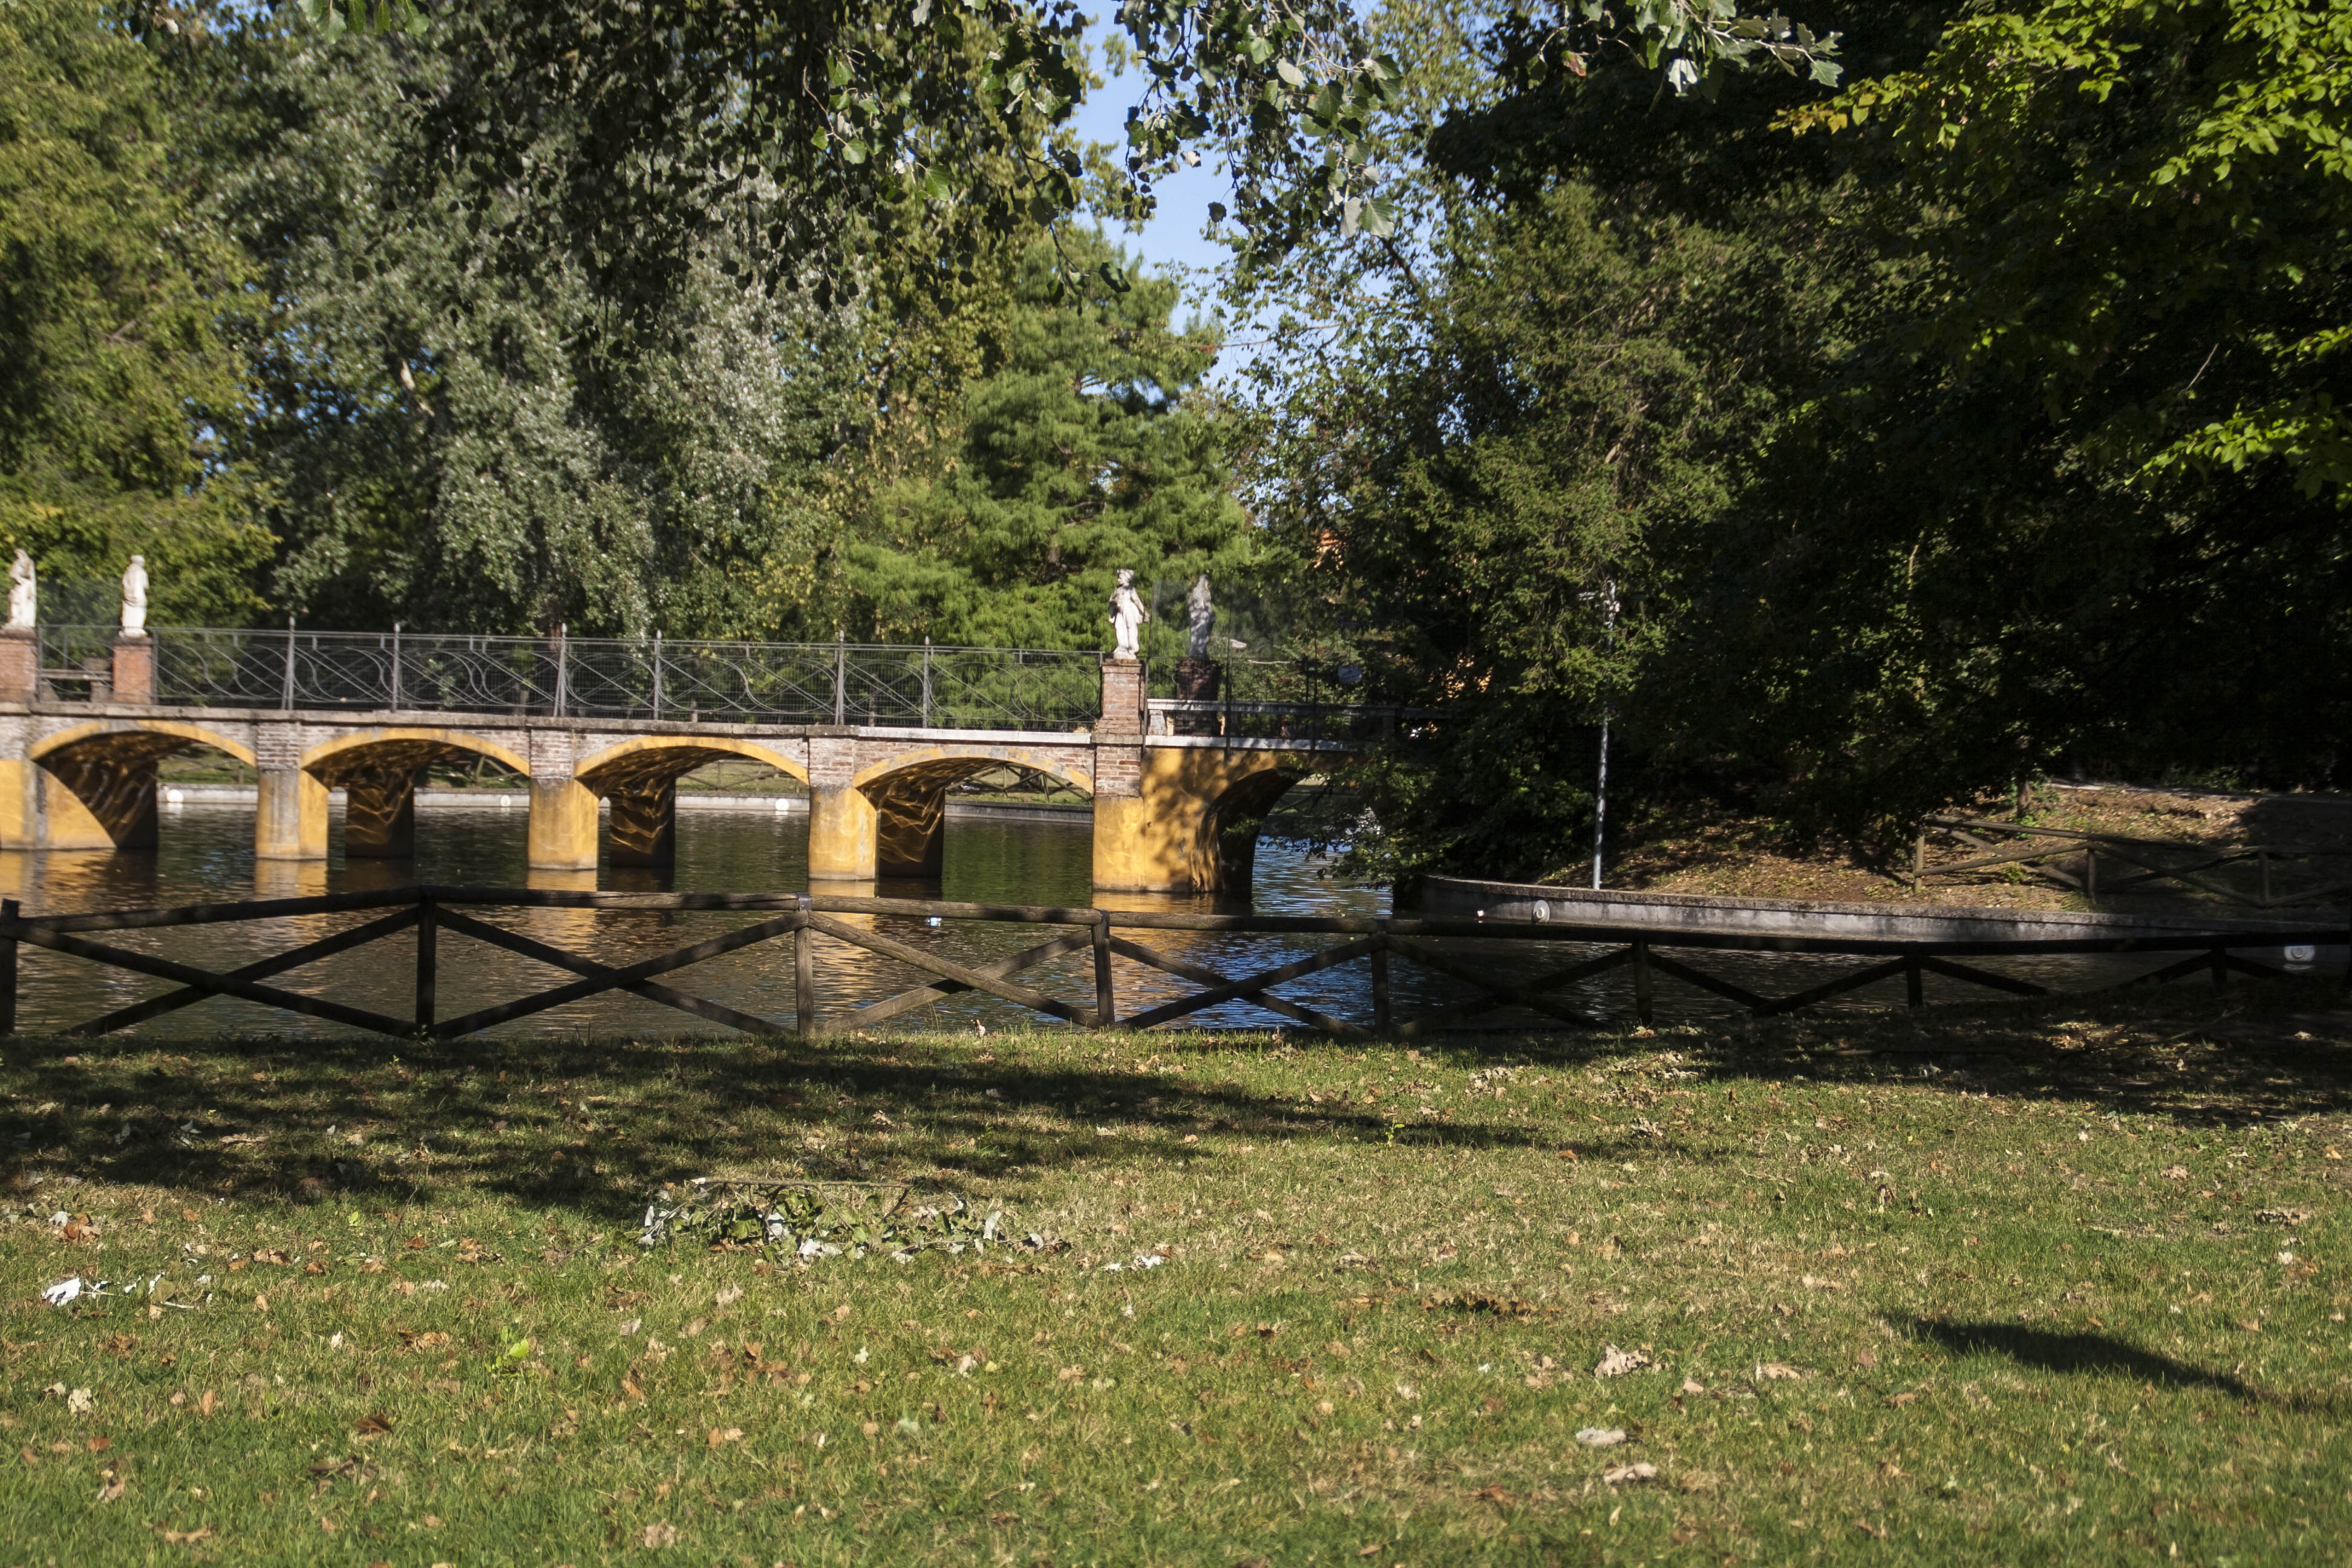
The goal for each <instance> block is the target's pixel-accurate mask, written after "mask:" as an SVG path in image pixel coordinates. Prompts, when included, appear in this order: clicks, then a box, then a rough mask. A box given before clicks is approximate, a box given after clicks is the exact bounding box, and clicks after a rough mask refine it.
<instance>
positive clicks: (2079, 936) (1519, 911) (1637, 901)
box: [1414, 877, 2344, 950]
mask: <svg viewBox="0 0 2352 1568" xmlns="http://www.w3.org/2000/svg"><path fill="white" fill-rule="evenodd" d="M1414 902H1415V905H1416V907H1417V908H1419V909H1420V910H1422V912H1423V913H1425V914H1432V915H1454V916H1459V915H1471V916H1474V917H1476V916H1483V917H1484V918H1486V919H1488V920H1498V921H1546V922H1550V923H1555V924H1569V925H1602V926H1617V927H1621V928H1622V927H1630V928H1633V929H1635V930H1646V931H1659V932H1662V933H1664V932H1673V931H1684V932H1694V933H1696V932H1704V933H1706V934H1708V935H1722V934H1738V935H1746V936H1802V937H1850V938H1854V939H1858V940H1867V941H1873V942H2066V941H2081V940H2084V939H2085V938H2097V937H2106V936H2113V937H2133V936H2171V935H2176V934H2179V933H2181V932H2189V931H2198V932H2203V931H2214V932H2231V933H2238V932H2246V933H2255V934H2259V933H2261V932H2263V931H2312V930H2316V929H2322V928H2335V929H2337V930H2341V929H2343V926H2344V916H2343V915H2342V914H2341V913H2340V912H2338V911H2336V910H2329V909H2326V908H2321V909H2315V910H2298V911H2294V912H2290V913H2286V914H2283V915H2280V916H2276V917H2273V918H2271V919H2267V920H2230V919H2219V918H2207V917H2204V916H2196V915H2146V914H2092V913H2087V912H2075V911H2072V910H2000V909H1985V908H1981V907H1977V906H1971V905H1958V904H1846V903H1829V902H1814V901H1811V900H1802V899H1726V898H1715V897H1710V896H1708V895H1706V894H1700V893H1621V892H1608V891H1601V892H1595V891H1593V890H1592V889H1586V888H1556V887H1551V886H1548V885H1546V884H1543V883H1539V882H1487V881H1478V880H1475V879H1469V878H1463V877H1430V878H1426V879H1423V882H1422V884H1421V888H1420V890H1419V893H1418V895H1417V897H1416V899H1415V900H1414ZM2336 945H2337V947H2338V948H2339V950H2340V949H2341V947H2342V946H2343V943H2342V942H2338V943H2337V944H2336Z"/></svg>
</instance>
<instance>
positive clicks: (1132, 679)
mask: <svg viewBox="0 0 2352 1568" xmlns="http://www.w3.org/2000/svg"><path fill="white" fill-rule="evenodd" d="M1143 713H1144V708H1143V661H1142V660H1141V659H1139V658H1107V659H1105V660H1103V667H1102V718H1101V720H1100V721H1097V723H1096V725H1095V733H1096V734H1097V736H1101V735H1140V734H1142V733H1143Z"/></svg>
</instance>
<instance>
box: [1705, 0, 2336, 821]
mask: <svg viewBox="0 0 2352 1568" xmlns="http://www.w3.org/2000/svg"><path fill="white" fill-rule="evenodd" d="M2348 82H2352V19H2347V16H2346V14H2345V13H2344V12H2343V10H2342V9H2341V8H2340V7H2329V6H2305V5H2290V4H2284V3H2282V0H2205V3H2198V4H2187V5H2164V6H2154V5H2130V4H2121V3H2109V0H2054V3H2053V4H2050V5H2043V6H2042V7H2040V8H2038V9H2034V10H2030V11H2021V12H2014V13H2000V14H1990V15H1971V16H1965V17H1963V18H1960V19H1958V20H1956V21H1954V22H1953V23H1952V24H1951V25H1950V26H1948V28H1947V29H1945V30H1944V31H1943V33H1942V35H1941V37H1939V39H1938V40H1937V45H1936V47H1935V48H1934V49H1933V51H1932V52H1931V53H1930V54H1929V55H1928V56H1927V58H1925V59H1924V60H1923V61H1922V62H1920V63H1919V64H1918V65H1917V66H1916V68H1914V69H1909V70H1902V71H1896V72H1892V73H1888V74H1886V75H1885V76H1882V77H1879V78H1875V79H1869V80H1865V81H1863V82H1860V83H1858V84H1857V85H1856V86H1855V87H1854V88H1853V89H1851V90H1850V91H1849V92H1848V93H1846V94H1845V95H1843V97H1841V98H1839V99H1837V100H1833V101H1831V102H1827V103H1824V104H1822V105H1819V106H1815V107H1813V108H1811V109H1808V110H1804V111H1802V112H1801V113H1798V114H1796V115H1794V116H1792V117H1791V120H1790V123H1791V124H1792V125H1793V126H1794V127H1796V128H1798V129H1805V128H1810V127H1824V128H1828V129H1832V130H1833V131H1835V132H1836V136H1835V140H1837V141H1838V142H1852V143H1853V144H1854V145H1855V146H1856V148H1857V151H1858V152H1859V153H1860V154H1861V155H1862V156H1864V157H1867V158H1871V159H1874V160H1877V161H1878V163H1879V165H1880V168H1881V170H1882V174H1883V177H1882V179H1881V180H1880V181H1879V182H1877V184H1876V185H1875V187H1874V188H1875V189H1876V191H1877V192H1878V193H1879V195H1880V198H1881V201H1880V216H1879V218H1878V226H1879V227H1880V229H1881V230H1882V232H1884V233H1885V235H1886V236H1887V237H1888V239H1887V246H1888V250H1889V254H1890V255H1891V256H1896V257H1899V258H1901V260H1902V266H1901V268H1900V270H1899V272H1898V273H1897V274H1895V276H1894V277H1893V278H1892V279H1891V280H1890V283H1889V286H1888V287H1887V288H1885V289H1883V290H1882V291H1881V292H1880V295H1879V300H1880V306H1881V310H1882V316H1881V319H1880V320H1879V321H1877V323H1876V324H1875V330H1874V331H1873V332H1872V333H1870V334H1869V335H1868V336H1866V337H1864V338H1861V339H1859V340H1858V341H1856V342H1855V343H1854V344H1853V348H1852V349H1851V350H1850V351H1849V352H1847V353H1844V354H1843V356H1841V359H1840V362H1839V363H1837V364H1836V365H1835V366H1834V374H1833V375H1832V376H1831V377H1829V378H1826V379H1825V380H1824V382H1823V384H1822V389H1821V393H1820V395H1819V396H1818V398H1817V400H1816V401H1815V402H1814V403H1813V405H1811V407H1810V408H1809V409H1808V411H1807V413H1806V416H1805V417H1804V418H1803V419H1802V420H1801V421H1799V422H1796V423H1795V424H1794V425H1792V426H1791V427H1790V430H1789V432H1788V434H1787V437H1786V438H1785V439H1784V440H1783V441H1782V442H1781V443H1780V445H1779V447H1777V449H1776V452H1775V454H1774V456H1773V460H1772V461H1771V463H1770V464H1769V465H1768V467H1767V469H1766V472H1765V476H1764V482H1763V483H1762V484H1761V485H1759V489H1757V491H1756V492H1755V495H1754V498H1753V499H1754V505H1753V506H1752V507H1751V508H1750V509H1749V510H1748V514H1747V522H1746V525H1745V527H1744V529H1743V531H1742V532H1741V534H1740V535H1739V537H1738V540H1737V541H1736V542H1734V543H1733V544H1732V550H1731V553H1732V554H1733V556H1734V558H1735V559H1737V561H1738V563H1739V565H1738V572H1737V574H1736V577H1737V584H1736V591H1727V592H1726V593H1725V594H1723V595H1720V596H1719V598H1718V599H1717V602H1716V604H1715V605H1714V606H1713V610H1712V613H1711V614H1710V616H1708V618H1707V621H1706V625H1705V626H1704V627H1703V628H1702V632H1703V635H1702V637H1701V638H1700V641H1699V660H1698V662H1700V663H1707V662H1714V663H1717V664H1722V665H1734V666H1737V667H1738V668H1744V669H1747V670H1748V671H1751V672H1752V679H1753V680H1754V681H1755V683H1756V686H1757V689H1759V691H1761V692H1766V693H1769V700H1765V701H1759V702H1758V703H1755V704H1752V705H1750V708H1749V710H1748V714H1749V721H1748V722H1746V723H1744V724H1743V725H1740V726H1738V727H1736V728H1735V729H1734V730H1733V731H1732V733H1733V734H1734V735H1736V737H1737V741H1738V744H1740V745H1742V746H1743V747H1745V748H1747V749H1748V750H1750V751H1753V752H1764V753H1766V754H1777V755H1779V756H1780V757H1782V758H1784V759H1785V761H1786V764H1787V767H1788V771H1789V772H1790V774H1791V775H1792V776H1793V777H1795V778H1796V779H1798V780H1799V781H1800V786H1799V788H1798V789H1797V790H1796V791H1795V792H1794V795H1793V799H1794V800H1795V801H1796V802H1797V803H1798V804H1799V805H1801V806H1802V807H1803V809H1805V810H1806V811H1807V812H1808V813H1809V814H1810V815H1811V816H1813V817H1815V818H1816V819H1819V820H1823V821H1831V822H1835V823H1837V824H1838V825H1840V826H1843V827H1844V828H1845V829H1846V830H1848V831H1851V832H1856V833H1861V832H1866V831H1869V830H1871V829H1872V828H1874V827H1877V826H1897V825H1899V824H1900V823H1901V822H1902V820H1903V819H1904V818H1905V817H1906V816H1908V815H1909V814H1911V813H1913V812H1916V811H1917V810H1919V809H1921V808H1923V807H1927V806H1932V805H1937V804H1940V803H1942V802H1943V801H1946V800H1948V799H1951V798H1953V797H1954V796H1956V795H1965V794H1967V793H1969V792H1970V791H1973V790H1975V789H1978V788H1981V787H1984V786H1986V785H1990V784H2002V783H2006V782H2007V781H2008V780H2010V779H2011V778H2014V777H2017V776H2020V775H2021V774H2025V773H2033V772H2037V771H2040V770H2042V769H2046V768H2064V767H2073V766H2082V765H2089V766H2097V767H2101V768H2104V769H2111V770H2114V771H2117V772H2122V773H2137V774H2142V775H2149V774H2153V775H2159V776H2160V775H2163V774H2166V773H2172V774H2174V775H2176V776H2178V775H2179V774H2182V773H2186V774H2188V775H2189V776H2194V777H2201V778H2205V779H2209V780H2215V781H2225V782H2238V783H2259V784H2271V785H2292V784H2315V783H2326V782H2328V781H2331V780H2339V781H2340V777H2341V773H2340V769H2341V767H2342V765H2343V764H2342V760H2341V758H2342V742H2341V740H2340V737H2341V736H2342V734H2343V733H2344V731H2345V729H2346V726H2347V722H2352V691H2348V690H2347V684H2346V682H2345V681H2344V679H2343V678H2342V677H2341V675H2340V674H2339V673H2338V666H2339V660H2338V659H2337V658H2336V654H2335V653H2334V651H2333V650H2334V649H2335V648H2336V647H2339V646H2340V645H2341V643H2342V641H2343V639H2344V637H2346V635H2347V632H2352V562H2347V549H2346V543H2347V541H2346V537H2345V521H2346V510H2345V506H2346V495H2347V491H2346V485H2345V471H2344V466H2343V459H2344V456H2345V452H2346V446H2345V435H2346V427H2345V425H2344V418H2343V413H2342V410H2343V409H2344V407H2345V406H2346V403H2347V394H2352V384H2347V369H2346V365H2347V361H2346V359H2345V358H2344V355H2343V353H2342V345H2343V344H2344V342H2345V339H2346V337H2347V333H2352V325H2347V323H2352V273H2347V268H2346V267H2345V263H2344V258H2345V256H2346V255H2347V240H2352V160H2347V156H2346V154H2345V151H2344V149H2345V147H2346V146H2347V140H2346V138H2347V130H2352V127H2347V92H2352V86H2347V83H2348ZM1710 650H1711V651H1710Z"/></svg>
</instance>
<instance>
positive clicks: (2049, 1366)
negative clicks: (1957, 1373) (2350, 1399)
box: [1895, 1318, 2335, 1409]
mask: <svg viewBox="0 0 2352 1568" xmlns="http://www.w3.org/2000/svg"><path fill="white" fill-rule="evenodd" d="M1895 1326H1896V1327H1897V1328H1899V1329H1901V1330H1903V1331H1906V1332H1907V1333H1909V1334H1910V1335H1911V1337H1912V1338H1914V1339H1918V1340H1928V1341H1932V1342H1935V1343H1937V1344H1938V1345H1941V1346H1942V1347H1943V1348H1944V1349H1945V1350H1946V1351H1947V1352H1950V1353H1951V1354H1953V1355H1956V1356H1957V1355H2000V1356H2006V1357H2008V1358H2009V1359H2010V1360H2011V1361H2013V1362H2016V1363H2019V1364H2020V1365H2022V1366H2030V1367H2036V1368H2039V1369H2040V1370H2042V1371H2044V1372H2057V1373H2085V1374H2096V1373H2110V1374H2117V1375H2121V1376H2124V1377H2128V1378H2131V1379H2133V1380H2135V1381H2137V1382H2140V1383H2147V1384H2156V1385H2157V1386H2158V1387H2159V1388H2210V1389H2211V1390H2212V1391H2213V1392H2215V1393H2217V1394H2228V1395H2229V1396H2230V1397H2231V1398H2232V1399H2239V1400H2246V1401H2250V1402H2258V1403H2263V1404H2271V1405H2287V1406H2290V1407H2292V1408H2294V1409H2307V1408H2315V1407H2318V1406H2320V1405H2334V1404H2335V1401H2333V1400H2324V1401H2313V1400H2310V1399H2307V1398H2305V1397H2304V1396H2302V1395H2299V1394H2298V1395H2287V1394H2274V1393H2272V1392H2270V1391H2269V1390H2267V1389H2263V1388H2258V1387H2256V1386H2255V1385H2253V1384H2250V1383H2247V1382H2245V1381H2244V1380H2243V1379H2242V1378H2238V1377H2235V1376H2232V1375H2231V1373H2226V1372H2210V1371H2207V1370H2206V1369H2205V1368H2203V1367H2198V1366H2191V1365H2189V1363H2187V1362H2182V1361H2175V1360H2174V1359H2173V1358H2172V1357H2170V1356H2168V1355H2161V1354H2158V1352H2154V1351H2145V1350H2141V1349H2140V1348H2139V1347H2138V1346H2137V1345H2132V1344H2126V1342H2123V1341H2122V1340H2119V1339H2116V1338H2115V1337H2114V1336H2113V1335H2111V1334H2093V1333H2081V1332H2070V1331H2058V1330H2051V1329H2033V1328H2028V1327H2026V1326H2025V1325H2024V1324H2021V1323H1994V1322H1976V1323H1956V1322H1952V1321H1948V1320H1946V1319H1940V1318H1916V1319H1913V1320H1912V1321H1909V1322H1907V1323H1898V1324H1896V1325H1895Z"/></svg>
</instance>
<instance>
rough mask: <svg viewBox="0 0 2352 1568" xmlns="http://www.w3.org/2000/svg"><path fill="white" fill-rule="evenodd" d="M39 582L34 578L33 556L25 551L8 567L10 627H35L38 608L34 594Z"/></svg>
mask: <svg viewBox="0 0 2352 1568" xmlns="http://www.w3.org/2000/svg"><path fill="white" fill-rule="evenodd" d="M37 589H38V584H37V583H36V582H35V581H34V578H33V558H32V557H31V556H29V555H27V554H26V553H25V552H23V551H21V550H19V551H18V552H16V560H15V561H14V562H12V563H10V564H9V567H8V629H9V630H10V631H12V632H29V631H31V630H32V629H33V622H34V618H35V616H36V615H37V610H36V608H35V605H34V595H35V593H36V592H37Z"/></svg>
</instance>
